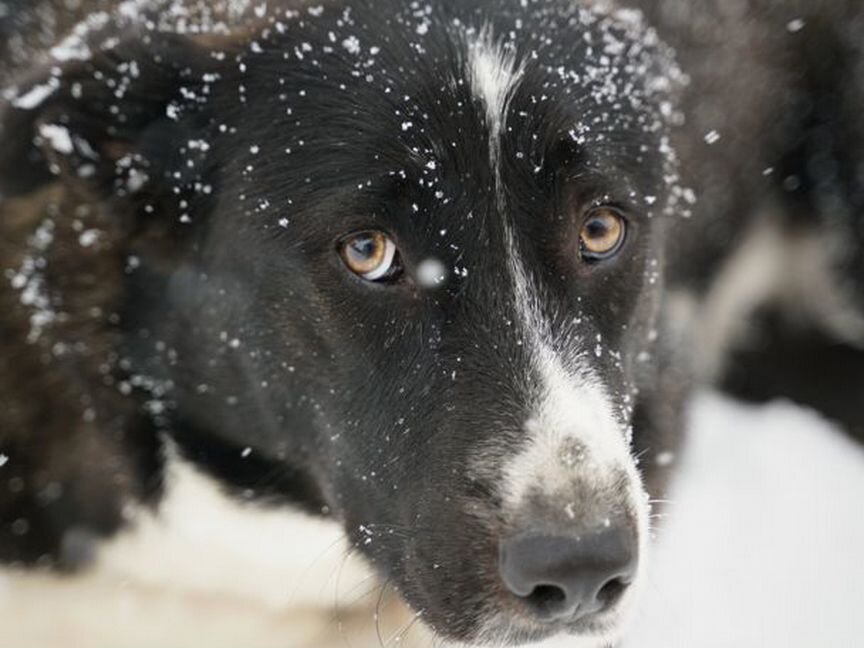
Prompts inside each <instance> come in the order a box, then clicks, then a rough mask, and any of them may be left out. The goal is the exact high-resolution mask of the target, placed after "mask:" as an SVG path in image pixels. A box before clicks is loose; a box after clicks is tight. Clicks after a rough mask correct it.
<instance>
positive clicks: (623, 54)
mask: <svg viewBox="0 0 864 648" xmlns="http://www.w3.org/2000/svg"><path fill="white" fill-rule="evenodd" d="M285 15H286V16H287V18H284V19H280V20H276V21H275V22H274V21H272V20H271V21H265V24H266V27H265V28H264V29H263V30H262V31H260V32H258V33H257V34H256V35H254V36H253V38H252V40H251V42H250V43H249V44H248V51H244V52H242V53H241V55H240V56H239V57H238V60H239V61H240V63H239V64H240V67H241V70H242V72H243V73H244V75H245V74H251V75H253V76H257V78H258V80H257V83H258V84H259V85H263V86H265V87H266V91H267V92H269V93H270V94H271V95H273V94H277V95H278V96H280V97H281V98H282V99H283V101H282V103H283V104H285V105H282V106H279V108H280V110H281V111H282V114H281V115H280V116H279V117H280V119H281V122H282V124H283V126H284V127H285V128H284V131H285V132H283V133H282V134H281V136H282V137H287V133H288V132H293V133H294V134H295V135H296V139H298V142H296V143H297V144H301V141H302V140H303V139H304V131H306V133H305V135H306V136H305V139H306V140H308V139H309V137H310V136H311V137H315V136H317V137H318V138H319V139H320V140H322V141H323V142H324V143H332V144H333V146H332V147H331V148H340V147H341V148H342V149H343V153H345V155H346V157H348V156H349V155H350V154H352V153H356V152H357V150H358V149H361V150H362V149H363V147H364V146H365V147H367V149H373V148H374V150H375V152H376V155H375V156H372V157H373V158H374V159H372V160H371V161H368V162H369V165H368V166H367V169H368V170H370V171H378V172H380V173H384V174H386V173H391V174H392V173H396V174H407V173H410V172H414V173H415V174H416V175H427V176H428V175H429V173H428V172H430V171H439V172H440V171H441V170H442V169H441V166H442V165H447V164H449V165H450V167H451V169H450V171H451V173H453V172H455V173H456V174H457V175H458V174H460V173H461V174H467V175H468V176H471V175H474V174H476V173H481V172H482V171H481V170H480V169H478V168H477V167H478V162H479V161H480V160H482V161H483V162H489V161H492V162H493V163H494V161H495V158H497V155H498V152H499V150H498V147H499V145H500V143H501V139H509V140H511V142H512V148H513V149H514V150H513V151H511V157H515V158H517V159H520V160H524V162H525V164H529V163H533V165H534V168H535V169H536V168H537V167H539V165H541V164H542V163H543V162H544V158H545V154H546V153H547V152H548V150H549V149H550V148H551V147H552V146H554V145H555V144H557V143H558V142H559V141H560V140H568V141H570V142H571V143H572V144H573V146H574V148H575V147H582V148H583V149H585V150H586V151H591V152H592V155H593V156H594V157H596V158H602V157H603V156H604V155H606V157H614V156H613V155H612V154H610V150H609V147H608V146H606V145H604V141H607V142H608V141H610V140H614V139H615V132H616V131H619V132H623V131H626V132H627V133H628V134H635V135H636V136H635V137H632V139H633V140H634V141H637V140H639V141H641V140H643V139H644V138H645V136H646V135H649V134H651V133H657V132H659V131H660V130H661V128H662V115H661V114H660V113H661V111H662V110H663V109H668V108H661V107H659V102H658V101H655V100H656V99H657V97H656V96H655V95H657V94H659V93H660V92H662V91H664V90H666V89H668V85H669V84H670V82H671V81H670V78H671V77H674V73H672V74H670V69H671V65H672V64H671V62H670V61H667V60H663V58H664V57H663V55H662V54H661V53H660V51H659V49H658V47H657V46H658V43H657V41H656V36H655V35H654V33H653V31H652V30H650V29H649V28H647V27H645V26H644V25H643V24H642V21H641V16H640V15H639V14H637V13H635V12H630V13H624V12H611V13H610V12H608V11H602V10H600V9H598V8H596V7H592V8H585V7H580V6H578V3H571V2H543V3H536V2H527V1H522V0H505V1H504V2H501V3H500V5H496V11H495V12H494V13H493V12H490V11H489V10H488V3H483V4H480V3H475V2H471V1H468V2H455V1H453V2H451V1H446V0H445V1H443V2H438V3H434V4H428V5H420V4H419V3H408V4H405V3H396V2H389V1H384V2H363V3H356V4H355V3H348V4H346V5H343V4H342V3H325V4H321V5H314V6H313V5H308V6H306V5H304V6H303V8H301V9H297V10H295V11H289V12H286V14H285ZM551 34H554V37H553V36H551ZM274 78H278V83H279V84H280V85H279V86H276V87H274V84H273V81H274ZM255 83H256V81H254V80H250V85H254V84H255ZM664 86H666V87H664ZM286 116H287V118H286ZM310 116H315V117H317V119H314V120H310V119H309V118H310ZM304 118H305V119H304ZM325 121H326V123H324V122H325ZM322 127H324V128H322ZM340 141H341V145H340V143H339V142H340ZM349 141H350V142H351V144H352V145H351V146H348V145H347V142H349ZM306 143H309V142H302V144H306ZM477 147H483V148H487V149H490V150H489V155H488V156H485V157H479V156H477V155H470V156H467V155H465V150H466V149H468V148H472V152H474V153H476V149H477ZM328 153H329V152H328ZM493 166H494V164H493ZM355 170H356V169H355ZM346 171H347V173H346V175H345V177H351V171H352V170H351V169H346ZM491 171H493V172H494V171H495V169H491ZM354 179H355V178H352V181H353V180H354ZM463 179H464V178H463Z"/></svg>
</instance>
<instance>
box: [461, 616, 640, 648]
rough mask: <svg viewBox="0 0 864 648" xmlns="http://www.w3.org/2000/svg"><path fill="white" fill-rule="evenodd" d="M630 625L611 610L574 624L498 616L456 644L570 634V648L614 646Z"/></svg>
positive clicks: (515, 642)
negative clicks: (470, 636) (536, 621)
mask: <svg viewBox="0 0 864 648" xmlns="http://www.w3.org/2000/svg"><path fill="white" fill-rule="evenodd" d="M625 625H626V624H624V623H623V617H622V615H621V614H620V613H619V612H617V611H613V612H609V613H605V614H601V615H595V616H593V617H589V618H587V619H580V620H579V621H576V622H574V623H564V622H562V623H543V624H539V623H531V622H526V621H519V620H513V619H510V620H507V619H504V618H498V619H495V620H493V621H491V622H489V623H487V624H486V625H485V627H484V628H483V630H482V631H481V632H480V633H478V635H477V636H475V637H474V638H473V640H472V641H470V642H468V643H465V644H461V643H457V644H445V645H447V646H448V648H453V647H454V646H465V647H467V646H496V647H497V648H500V647H501V646H525V645H534V644H537V643H540V642H543V641H546V640H549V639H553V638H556V637H566V642H567V646H568V648H610V647H612V646H615V645H616V644H617V643H618V642H619V641H620V639H621V637H622V635H623V631H624V627H625Z"/></svg>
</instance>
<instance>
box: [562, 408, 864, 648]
mask: <svg viewBox="0 0 864 648" xmlns="http://www.w3.org/2000/svg"><path fill="white" fill-rule="evenodd" d="M862 406H864V404H862ZM691 416H692V422H691V436H690V444H689V448H688V450H687V452H686V453H685V455H684V456H682V457H680V458H679V470H680V472H679V476H678V480H677V485H676V487H675V488H674V489H673V492H672V493H671V498H670V500H671V505H670V507H669V510H668V516H667V518H666V520H665V522H664V528H663V529H662V530H661V532H660V533H659V538H658V543H657V547H656V553H655V556H654V561H653V566H652V571H653V577H652V584H651V588H650V590H649V591H648V592H647V595H646V597H645V600H644V604H643V609H642V614H641V616H640V618H639V620H638V622H637V623H636V625H635V626H634V627H633V630H632V632H631V639H630V641H629V642H627V643H626V644H625V648H732V647H734V648H856V647H858V646H864V450H862V448H861V447H860V446H859V445H857V444H856V443H855V442H853V441H851V440H849V439H848V438H847V437H845V436H844V435H843V434H842V433H841V432H840V431H839V430H837V429H835V428H834V427H833V426H832V425H830V424H828V423H826V422H824V421H823V420H821V419H820V418H819V417H817V416H816V415H815V414H812V413H810V412H808V411H805V410H802V409H800V408H797V407H795V406H793V405H787V404H774V405H770V406H768V407H749V406H745V405H741V404H738V403H735V402H732V401H729V400H726V399H724V398H721V397H719V396H716V395H703V396H701V397H699V398H698V399H697V400H696V402H695V404H694V406H693V408H692V413H691ZM566 645H567V644H566V642H562V643H560V646H561V648H565V647H566Z"/></svg>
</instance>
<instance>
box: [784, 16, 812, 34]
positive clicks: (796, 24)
mask: <svg viewBox="0 0 864 648" xmlns="http://www.w3.org/2000/svg"><path fill="white" fill-rule="evenodd" d="M806 24H807V23H805V22H804V20H803V19H801V18H796V19H795V20H790V21H789V23H788V24H787V25H786V29H787V30H789V32H790V33H792V34H794V33H796V32H799V31H801V30H802V29H804V26H805V25H806Z"/></svg>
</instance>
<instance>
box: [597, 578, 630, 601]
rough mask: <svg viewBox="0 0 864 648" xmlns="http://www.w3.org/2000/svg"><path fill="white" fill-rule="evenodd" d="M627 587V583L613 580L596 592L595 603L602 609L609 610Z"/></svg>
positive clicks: (616, 579) (617, 579) (618, 579)
mask: <svg viewBox="0 0 864 648" xmlns="http://www.w3.org/2000/svg"><path fill="white" fill-rule="evenodd" d="M628 586H629V585H628V583H625V582H624V581H623V580H621V579H620V578H613V579H612V580H610V581H609V582H607V583H606V584H605V585H604V586H603V587H601V588H600V591H599V592H597V601H598V602H600V603H601V604H602V605H603V607H604V608H610V607H612V606H613V605H615V604H616V603H617V602H618V601H619V600H620V599H621V597H622V596H623V595H624V592H625V590H626V589H627V587H628Z"/></svg>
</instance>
